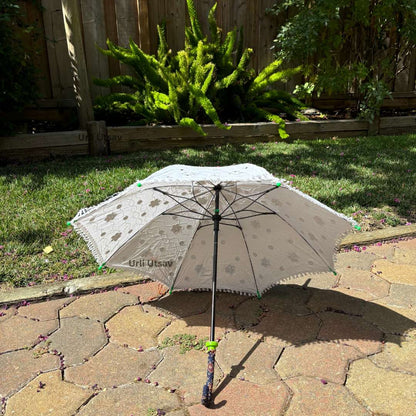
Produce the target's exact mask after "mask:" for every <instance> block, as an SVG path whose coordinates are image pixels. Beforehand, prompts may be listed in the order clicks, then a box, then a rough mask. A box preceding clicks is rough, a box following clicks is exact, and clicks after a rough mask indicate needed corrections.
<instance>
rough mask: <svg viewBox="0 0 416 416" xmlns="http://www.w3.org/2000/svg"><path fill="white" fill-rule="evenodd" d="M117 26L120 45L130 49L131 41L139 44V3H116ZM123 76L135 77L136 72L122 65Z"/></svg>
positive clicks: (124, 0)
mask: <svg viewBox="0 0 416 416" xmlns="http://www.w3.org/2000/svg"><path fill="white" fill-rule="evenodd" d="M115 6H116V9H115V10H116V24H117V36H118V44H119V45H120V46H123V47H126V48H128V47H129V42H130V40H132V41H134V42H135V43H136V44H138V43H139V21H138V13H137V2H134V1H131V0H130V1H126V0H123V1H116V2H115ZM120 69H121V72H122V73H123V74H128V75H134V71H133V70H132V69H130V68H129V67H128V66H127V65H125V64H120Z"/></svg>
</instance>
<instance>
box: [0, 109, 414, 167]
mask: <svg viewBox="0 0 416 416" xmlns="http://www.w3.org/2000/svg"><path fill="white" fill-rule="evenodd" d="M231 126H232V128H231V129H230V130H223V129H219V128H217V127H215V126H213V125H204V126H203V129H204V131H206V132H207V136H205V137H202V136H200V135H199V134H198V133H196V132H195V131H194V130H192V129H190V128H186V127H180V126H126V127H107V128H104V129H100V131H101V133H100V135H99V136H97V135H96V136H95V137H94V138H93V140H94V141H95V142H100V141H101V142H108V146H107V148H108V149H109V151H110V152H111V153H125V152H134V151H138V150H150V149H170V148H176V147H200V146H207V145H220V144H226V143H255V142H263V141H276V140H281V139H280V138H279V135H278V129H277V125H276V124H274V123H244V124H232V125H231ZM286 130H287V132H288V133H289V139H286V140H288V141H293V140H296V139H316V138H327V137H352V136H367V135H374V134H380V135H389V134H404V133H413V132H414V133H416V117H415V116H404V117H399V116H397V117H382V118H380V121H379V123H378V124H377V125H374V124H373V125H371V124H370V123H368V122H367V121H363V120H322V121H318V120H313V121H296V122H286ZM90 140H91V139H90V138H89V137H88V133H87V131H85V130H74V131H66V132H53V133H41V134H18V135H16V136H13V137H0V152H1V156H0V159H1V160H2V161H3V162H5V161H6V162H7V161H15V160H28V159H43V158H47V157H55V156H72V155H74V156H75V155H87V154H88V153H89V146H88V142H89V141H90Z"/></svg>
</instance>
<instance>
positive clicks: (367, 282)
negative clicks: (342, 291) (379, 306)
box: [338, 268, 390, 299]
mask: <svg viewBox="0 0 416 416" xmlns="http://www.w3.org/2000/svg"><path fill="white" fill-rule="evenodd" d="M338 273H339V274H340V279H339V286H340V287H344V288H347V289H355V290H361V291H363V292H366V293H368V294H370V295H371V296H370V297H369V299H371V298H373V299H375V298H382V297H384V296H387V295H388V294H389V290H390V284H389V283H388V282H387V281H386V280H384V279H382V278H381V277H379V276H377V275H375V274H373V273H371V272H369V271H365V270H357V269H353V268H350V269H347V268H344V269H338Z"/></svg>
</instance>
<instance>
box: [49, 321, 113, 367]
mask: <svg viewBox="0 0 416 416" xmlns="http://www.w3.org/2000/svg"><path fill="white" fill-rule="evenodd" d="M48 341H50V345H49V350H50V351H53V350H57V351H59V352H61V353H62V354H63V355H64V362H65V365H74V364H81V363H83V362H84V361H85V359H88V358H89V357H91V356H93V355H94V354H95V353H96V352H97V351H99V350H100V349H101V348H102V347H103V346H104V345H105V344H106V343H107V341H108V340H107V336H106V334H105V331H104V327H103V324H101V323H99V322H94V321H91V320H90V319H84V318H65V319H61V327H60V328H59V329H58V331H56V332H55V333H53V334H52V335H51V336H50V337H49V339H48Z"/></svg>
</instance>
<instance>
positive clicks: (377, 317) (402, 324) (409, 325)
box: [364, 299, 416, 335]
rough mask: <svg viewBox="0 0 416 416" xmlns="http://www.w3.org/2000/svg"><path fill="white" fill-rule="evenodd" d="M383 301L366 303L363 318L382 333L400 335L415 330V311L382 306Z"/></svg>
mask: <svg viewBox="0 0 416 416" xmlns="http://www.w3.org/2000/svg"><path fill="white" fill-rule="evenodd" d="M382 302H383V299H381V300H379V301H374V302H367V304H366V306H365V308H364V318H365V320H367V321H368V322H371V323H372V324H374V325H375V326H377V327H378V328H379V329H381V330H382V331H383V332H387V333H390V334H396V335H402V334H405V333H406V332H408V331H409V330H412V329H415V328H416V310H414V309H408V308H397V307H395V306H391V305H386V304H383V303H382Z"/></svg>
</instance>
